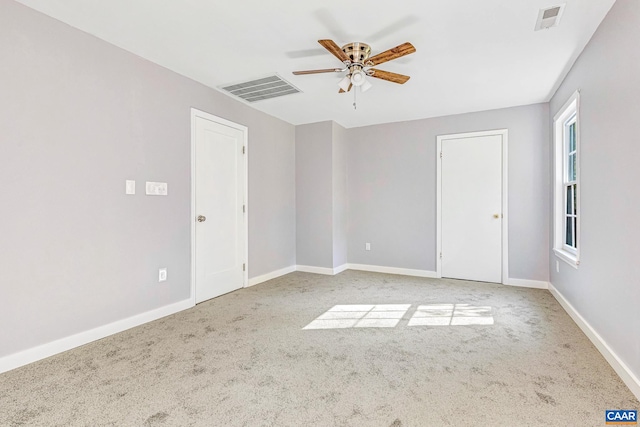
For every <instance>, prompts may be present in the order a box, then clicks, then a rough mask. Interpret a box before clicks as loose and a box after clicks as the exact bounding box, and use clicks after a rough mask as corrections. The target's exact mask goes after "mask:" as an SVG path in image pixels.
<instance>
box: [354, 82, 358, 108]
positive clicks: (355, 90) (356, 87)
mask: <svg viewBox="0 0 640 427" xmlns="http://www.w3.org/2000/svg"><path fill="white" fill-rule="evenodd" d="M357 92H358V86H354V88H353V109H354V110H357V109H358V108H357V107H356V93H357Z"/></svg>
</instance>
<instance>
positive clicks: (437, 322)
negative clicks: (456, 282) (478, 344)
mask: <svg viewBox="0 0 640 427" xmlns="http://www.w3.org/2000/svg"><path fill="white" fill-rule="evenodd" d="M461 325H493V315H492V314H491V307H488V306H486V307H475V306H472V305H469V304H430V305H420V306H418V308H417V309H416V312H415V313H414V314H413V316H412V317H411V319H410V320H409V325H408V326H461Z"/></svg>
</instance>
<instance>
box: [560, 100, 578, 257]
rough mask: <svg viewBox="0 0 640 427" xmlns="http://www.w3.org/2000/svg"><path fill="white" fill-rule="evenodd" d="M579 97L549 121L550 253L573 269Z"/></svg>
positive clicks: (575, 238) (575, 247)
mask: <svg viewBox="0 0 640 427" xmlns="http://www.w3.org/2000/svg"><path fill="white" fill-rule="evenodd" d="M579 102H580V94H579V92H576V93H575V94H573V96H572V97H571V98H570V99H569V100H568V101H567V103H566V104H565V105H564V106H563V107H562V108H561V109H560V111H559V112H558V114H556V116H555V117H554V118H553V126H554V145H555V176H554V180H555V189H554V192H555V195H554V196H555V197H554V216H555V225H554V245H553V251H554V253H555V254H556V256H558V257H559V258H561V259H562V260H564V261H566V262H567V263H569V264H570V265H572V266H573V267H576V268H577V267H578V265H579V264H580V259H579V253H580V252H579V248H580V162H579V159H580V121H579Z"/></svg>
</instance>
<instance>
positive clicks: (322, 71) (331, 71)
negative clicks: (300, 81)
mask: <svg viewBox="0 0 640 427" xmlns="http://www.w3.org/2000/svg"><path fill="white" fill-rule="evenodd" d="M340 71H342V70H341V69H340V68H324V69H322V70H305V71H294V72H293V74H295V75H296V76H300V75H303V74H320V73H339V72H340Z"/></svg>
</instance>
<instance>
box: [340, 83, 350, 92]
mask: <svg viewBox="0 0 640 427" xmlns="http://www.w3.org/2000/svg"><path fill="white" fill-rule="evenodd" d="M352 87H353V85H352V84H351V83H349V87H348V88H347V92H349V91H350V90H351V88H352ZM338 93H345V91H344V90H343V89H342V88H340V90H339V91H338Z"/></svg>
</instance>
